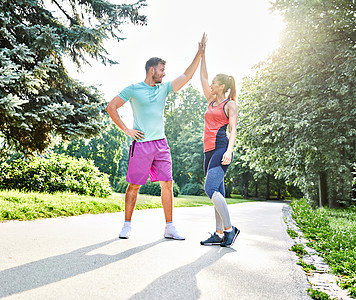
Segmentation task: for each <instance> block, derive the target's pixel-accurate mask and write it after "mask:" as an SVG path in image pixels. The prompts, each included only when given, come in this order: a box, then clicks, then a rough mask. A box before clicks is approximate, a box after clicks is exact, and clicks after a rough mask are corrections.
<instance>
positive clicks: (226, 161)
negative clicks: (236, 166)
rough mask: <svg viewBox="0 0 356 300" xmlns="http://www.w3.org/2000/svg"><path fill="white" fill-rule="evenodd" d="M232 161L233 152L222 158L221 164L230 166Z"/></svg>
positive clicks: (228, 152)
mask: <svg viewBox="0 0 356 300" xmlns="http://www.w3.org/2000/svg"><path fill="white" fill-rule="evenodd" d="M231 160H232V151H226V152H225V153H224V155H223V157H222V160H221V164H222V165H229V164H230V163H231Z"/></svg>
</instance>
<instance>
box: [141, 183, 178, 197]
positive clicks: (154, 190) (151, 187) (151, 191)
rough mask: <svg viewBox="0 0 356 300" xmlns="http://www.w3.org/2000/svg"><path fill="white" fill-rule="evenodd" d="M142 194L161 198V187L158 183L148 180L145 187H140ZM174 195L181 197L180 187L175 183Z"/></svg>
mask: <svg viewBox="0 0 356 300" xmlns="http://www.w3.org/2000/svg"><path fill="white" fill-rule="evenodd" d="M140 194H146V195H151V196H161V185H160V184H159V182H158V181H155V182H151V181H150V180H148V181H147V183H146V184H145V185H142V186H141V187H140ZM173 195H174V197H177V196H178V195H179V187H178V185H177V184H176V183H175V182H173Z"/></svg>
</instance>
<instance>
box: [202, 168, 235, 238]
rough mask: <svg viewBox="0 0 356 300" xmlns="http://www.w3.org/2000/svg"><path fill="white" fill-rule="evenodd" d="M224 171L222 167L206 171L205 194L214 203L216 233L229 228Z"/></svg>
mask: <svg viewBox="0 0 356 300" xmlns="http://www.w3.org/2000/svg"><path fill="white" fill-rule="evenodd" d="M224 177H225V171H224V169H223V168H222V167H220V166H218V167H214V168H211V169H208V170H207V174H206V179H205V192H206V194H207V195H208V196H209V198H210V199H211V201H212V202H213V203H214V207H215V221H216V231H224V229H227V228H229V227H231V221H230V214H229V210H228V208H227V204H226V200H225V188H224Z"/></svg>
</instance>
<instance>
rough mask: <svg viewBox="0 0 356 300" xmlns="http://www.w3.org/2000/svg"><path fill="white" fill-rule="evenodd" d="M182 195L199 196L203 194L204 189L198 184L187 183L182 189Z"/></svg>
mask: <svg viewBox="0 0 356 300" xmlns="http://www.w3.org/2000/svg"><path fill="white" fill-rule="evenodd" d="M181 193H182V195H194V196H200V195H202V194H203V193H204V187H203V185H202V184H200V183H187V184H185V185H184V186H183V187H182V190H181Z"/></svg>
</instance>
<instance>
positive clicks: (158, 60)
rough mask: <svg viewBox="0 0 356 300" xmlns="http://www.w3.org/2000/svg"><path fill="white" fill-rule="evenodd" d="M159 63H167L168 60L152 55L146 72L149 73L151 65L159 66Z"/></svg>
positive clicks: (147, 63)
mask: <svg viewBox="0 0 356 300" xmlns="http://www.w3.org/2000/svg"><path fill="white" fill-rule="evenodd" d="M158 64H162V65H165V64H166V61H165V60H163V59H162V58H158V57H152V58H150V59H149V60H148V61H147V62H146V66H145V69H146V74H147V73H148V70H149V69H150V68H151V67H156V66H158Z"/></svg>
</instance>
